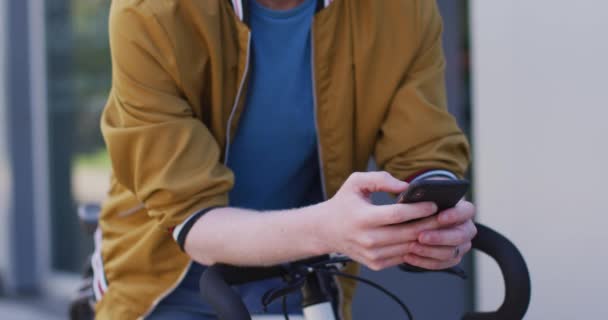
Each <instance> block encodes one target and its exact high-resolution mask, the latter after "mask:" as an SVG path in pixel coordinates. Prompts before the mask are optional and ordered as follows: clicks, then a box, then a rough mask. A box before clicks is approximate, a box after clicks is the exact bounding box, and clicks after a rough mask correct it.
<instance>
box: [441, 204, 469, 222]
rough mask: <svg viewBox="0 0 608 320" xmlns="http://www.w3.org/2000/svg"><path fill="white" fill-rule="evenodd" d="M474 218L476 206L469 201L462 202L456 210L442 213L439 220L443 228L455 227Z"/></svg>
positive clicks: (457, 205)
mask: <svg viewBox="0 0 608 320" xmlns="http://www.w3.org/2000/svg"><path fill="white" fill-rule="evenodd" d="M474 216H475V206H474V205H473V204H472V203H470V202H468V201H464V200H461V201H460V202H458V204H456V206H455V207H454V208H450V209H447V210H444V211H442V212H440V213H439V214H438V215H437V220H438V221H439V223H440V224H441V225H442V226H453V225H458V224H462V223H464V222H466V221H467V220H471V219H473V217H474Z"/></svg>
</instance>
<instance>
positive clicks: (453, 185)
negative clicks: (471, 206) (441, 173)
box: [397, 179, 469, 212]
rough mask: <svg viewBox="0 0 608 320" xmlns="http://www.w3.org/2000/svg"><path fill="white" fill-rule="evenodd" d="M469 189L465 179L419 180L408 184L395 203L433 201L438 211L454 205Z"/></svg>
mask: <svg viewBox="0 0 608 320" xmlns="http://www.w3.org/2000/svg"><path fill="white" fill-rule="evenodd" d="M468 190H469V182H468V181H466V180H433V179H427V180H421V181H416V182H413V183H412V184H410V186H409V187H408V189H407V190H406V191H404V192H403V193H401V194H400V195H399V197H398V198H397V203H415V202H427V201H428V202H434V203H435V204H437V208H438V211H439V212H441V211H443V210H445V209H449V208H452V207H454V206H455V205H456V204H457V203H458V201H460V199H462V197H464V195H465V194H466V193H467V191H468Z"/></svg>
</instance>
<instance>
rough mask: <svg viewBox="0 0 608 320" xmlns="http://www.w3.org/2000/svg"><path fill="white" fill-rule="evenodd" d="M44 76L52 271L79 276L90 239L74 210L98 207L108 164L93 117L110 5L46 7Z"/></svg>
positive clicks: (99, 105)
mask: <svg viewBox="0 0 608 320" xmlns="http://www.w3.org/2000/svg"><path fill="white" fill-rule="evenodd" d="M45 5H46V8H45V9H46V13H45V14H46V37H47V41H46V42H47V74H48V121H49V134H48V140H49V141H48V143H49V158H50V159H49V166H50V193H51V195H50V196H51V210H50V211H51V226H50V227H51V239H52V250H51V264H52V268H53V269H54V270H58V271H68V272H71V271H76V272H77V271H80V269H81V268H82V264H83V262H84V259H85V258H86V256H87V255H88V254H89V253H90V252H91V250H92V239H90V237H86V236H85V235H84V234H83V233H82V232H81V230H80V226H79V224H78V218H77V214H76V208H77V207H78V205H80V204H83V203H87V202H101V201H102V200H103V199H104V197H105V195H106V192H107V189H108V185H109V173H110V164H109V160H108V156H107V153H106V152H105V148H104V143H103V139H102V136H101V132H100V129H99V116H100V114H101V111H102V109H103V107H104V104H105V101H106V98H107V94H108V92H109V88H110V81H111V70H110V55H109V45H108V39H107V29H108V27H107V18H108V16H107V13H108V9H109V6H110V1H109V0H87V1H82V0H47V1H45Z"/></svg>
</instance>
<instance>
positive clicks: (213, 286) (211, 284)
mask: <svg viewBox="0 0 608 320" xmlns="http://www.w3.org/2000/svg"><path fill="white" fill-rule="evenodd" d="M476 226H477V236H476V237H475V239H473V248H475V249H477V250H479V251H481V252H483V253H485V254H487V255H489V256H490V257H492V258H493V259H494V260H496V262H497V263H498V266H499V267H500V270H501V272H502V275H503V279H504V282H505V300H504V302H503V303H502V305H501V306H500V308H498V310H497V311H495V312H470V313H467V314H466V315H464V316H463V318H462V319H463V320H515V319H522V318H523V316H524V315H525V313H526V311H527V310H528V305H529V303H530V274H529V272H528V267H527V265H526V262H525V260H524V258H523V256H522V255H521V253H520V252H519V250H517V248H516V247H515V245H513V243H511V242H510V241H509V240H508V239H507V238H505V237H504V236H502V235H501V234H499V233H498V232H496V231H494V230H492V229H490V228H488V227H486V226H484V225H482V224H476ZM318 259H319V258H317V259H316V260H318ZM308 261H310V260H308ZM296 264H297V263H296ZM287 274H288V271H287V270H286V269H285V268H283V267H280V266H275V267H269V268H241V267H234V266H227V265H214V266H211V267H209V268H207V270H205V272H204V273H203V276H202V277H201V279H200V289H201V295H202V296H203V299H204V300H205V301H206V302H207V303H208V304H209V305H210V306H211V307H212V308H213V310H215V311H216V312H217V314H218V318H219V319H221V320H251V315H250V314H249V313H248V311H247V308H246V307H245V305H244V303H243V300H242V299H241V297H240V296H239V295H238V294H237V293H236V292H235V291H234V290H232V288H231V287H230V285H238V284H243V283H246V282H250V281H258V280H264V279H268V278H275V277H283V276H285V275H287Z"/></svg>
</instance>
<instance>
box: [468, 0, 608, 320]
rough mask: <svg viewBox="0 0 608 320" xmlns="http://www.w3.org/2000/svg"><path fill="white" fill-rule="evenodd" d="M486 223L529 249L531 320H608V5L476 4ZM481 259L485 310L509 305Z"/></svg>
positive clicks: (518, 0) (549, 1) (477, 121)
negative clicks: (502, 302) (607, 301)
mask: <svg viewBox="0 0 608 320" xmlns="http://www.w3.org/2000/svg"><path fill="white" fill-rule="evenodd" d="M471 10H472V11H471V19H472V32H473V36H472V43H473V71H474V72H473V78H474V88H473V92H474V110H473V115H474V140H475V146H476V149H475V165H476V181H475V182H476V187H477V189H476V195H477V205H478V208H479V220H480V221H481V222H483V223H487V224H489V225H491V226H495V227H496V228H498V229H499V230H501V231H503V232H504V233H505V234H506V235H507V236H508V237H510V238H511V239H512V240H514V242H515V243H516V244H517V245H518V246H519V247H520V248H521V249H522V251H523V253H524V255H525V257H526V259H527V260H528V262H529V267H530V269H531V272H532V277H533V279H532V280H533V281H532V282H533V283H532V290H533V298H532V305H531V309H530V311H529V313H528V316H527V318H526V319H554V320H555V319H564V320H569V319H608V309H606V307H605V305H604V303H605V294H606V290H607V289H608V273H607V272H608V253H607V252H608V251H607V250H606V243H608V230H607V227H608V209H607V206H606V203H607V202H606V201H607V200H606V199H607V198H608V197H607V195H608V141H607V139H608V95H607V94H606V93H607V92H608V81H607V80H608V35H607V31H608V2H606V1H601V0H596V1H593V0H578V1H564V0H532V1H530V0H509V1H487V0H473V1H472V8H471ZM497 277H498V275H497V268H496V267H494V266H493V265H491V264H490V263H489V261H487V260H486V259H483V258H481V259H479V260H478V274H477V280H478V292H477V296H478V303H479V305H480V307H481V308H482V309H490V308H492V307H496V306H497V305H498V303H499V299H502V292H501V291H500V290H502V284H501V283H500V278H497Z"/></svg>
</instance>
